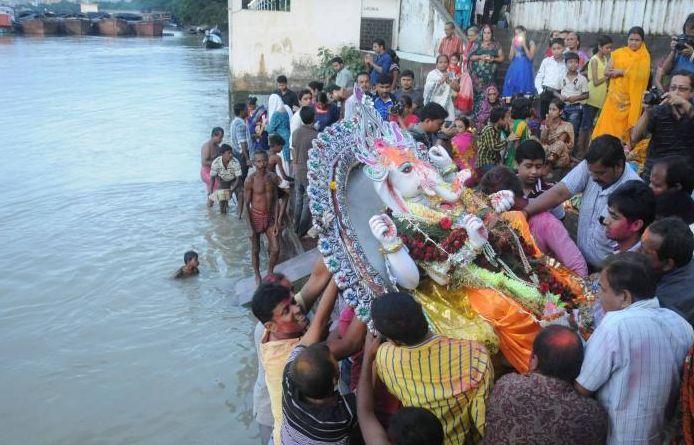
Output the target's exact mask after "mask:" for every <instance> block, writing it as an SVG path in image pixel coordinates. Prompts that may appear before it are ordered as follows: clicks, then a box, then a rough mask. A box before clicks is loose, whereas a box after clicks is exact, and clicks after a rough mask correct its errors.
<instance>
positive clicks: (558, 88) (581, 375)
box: [177, 1, 694, 445]
mask: <svg viewBox="0 0 694 445" xmlns="http://www.w3.org/2000/svg"><path fill="white" fill-rule="evenodd" d="M478 3H480V2H478ZM482 3H484V2H482ZM497 3H499V4H502V6H503V2H496V1H487V2H486V6H484V9H482V8H479V6H478V8H479V11H480V12H482V14H481V15H478V17H477V18H478V20H480V21H481V22H482V23H487V22H488V21H489V20H488V18H489V17H490V15H493V14H496V15H497V17H498V15H499V13H500V11H501V8H498V11H497ZM487 6H489V7H487ZM485 17H486V18H487V19H486V20H485ZM494 22H495V21H494ZM622 40H624V42H621V41H613V40H612V39H611V38H610V37H608V36H600V37H598V38H597V40H596V41H595V42H592V43H594V47H593V50H592V56H591V55H589V54H587V53H586V52H585V51H584V50H583V49H581V44H582V42H581V39H580V36H579V35H578V34H577V33H576V32H574V31H571V30H564V31H552V33H551V39H550V45H549V47H548V48H546V49H544V48H540V47H538V45H537V44H536V43H535V42H533V41H532V40H529V38H528V35H527V31H526V29H525V28H524V27H523V26H516V27H515V29H514V36H513V40H512V42H511V46H510V48H509V50H508V52H505V51H504V48H503V42H499V41H497V40H496V39H495V37H494V32H493V27H492V26H491V25H489V24H484V25H483V26H482V27H481V28H478V27H477V26H470V27H469V28H467V29H466V30H465V38H461V37H459V36H458V35H457V34H456V30H455V25H454V24H453V23H449V24H447V25H446V27H445V34H444V36H443V37H442V39H441V42H440V44H439V46H438V54H437V55H436V65H435V67H434V69H432V70H431V72H429V73H428V75H427V76H426V78H425V80H424V83H423V85H422V86H421V87H418V86H417V85H416V76H415V75H414V73H413V72H412V71H411V70H408V69H404V70H402V71H401V70H400V66H399V60H398V56H397V54H396V52H395V51H393V50H392V49H389V48H386V45H385V42H384V41H383V40H380V39H376V40H375V41H374V42H373V55H369V56H367V57H366V58H365V59H364V66H365V67H366V69H365V71H363V72H351V71H350V70H349V69H348V68H347V67H346V66H345V63H344V61H343V60H342V59H341V58H340V57H335V58H334V59H333V60H332V62H331V64H332V67H333V69H334V72H335V73H334V76H333V78H331V79H330V81H329V84H328V85H327V86H326V85H324V83H323V82H321V81H313V82H310V83H309V84H308V85H306V88H302V89H300V90H299V92H298V94H297V93H295V92H294V91H292V90H291V89H290V88H289V81H288V79H287V77H286V76H279V77H278V78H277V90H276V91H275V92H274V93H273V94H272V95H270V97H269V100H268V105H267V107H265V106H262V105H259V104H258V101H257V99H256V98H253V97H251V98H250V99H249V101H248V103H236V104H235V105H234V108H233V110H234V119H233V121H232V123H231V126H230V131H229V134H228V141H229V145H227V144H222V140H223V138H224V130H223V129H222V128H214V129H213V130H212V134H211V138H210V139H209V140H208V141H207V142H205V144H204V145H203V147H202V151H201V155H202V156H201V157H202V167H201V177H202V180H203V181H204V182H205V184H206V186H207V189H206V192H207V196H208V198H207V199H208V201H207V203H208V205H209V206H210V207H213V206H214V204H215V203H219V209H220V211H221V212H222V213H226V212H227V209H228V205H229V201H230V200H233V199H235V200H236V209H237V215H238V217H239V218H243V217H244V214H245V218H246V220H247V223H248V226H249V229H250V231H251V247H252V254H253V269H254V273H255V276H256V281H257V283H258V284H259V287H258V288H257V290H256V291H255V293H254V295H253V299H252V311H253V314H254V315H255V316H256V318H257V319H258V325H257V328H256V330H255V345H256V348H257V351H258V368H259V370H258V371H259V372H258V379H257V381H256V385H255V388H254V395H253V400H254V416H255V419H256V421H257V423H258V425H259V426H260V436H261V439H260V442H261V443H262V444H266V443H274V444H327V443H337V444H357V443H366V444H396V445H405V444H408V445H409V444H464V443H487V444H506V443H508V444H515V443H525V444H602V443H609V444H654V443H687V444H694V436H693V435H694V431H693V430H694V426H693V425H694V419H693V418H692V411H693V410H694V365H692V360H693V359H694V349H693V348H692V344H693V343H694V333H693V331H692V324H693V323H694V291H693V290H692V289H694V262H692V255H693V254H694V235H693V231H694V201H693V200H692V192H693V189H694V174H693V172H692V169H691V167H692V165H693V164H692V162H693V161H694V55H693V51H694V48H693V46H694V14H690V15H689V17H687V18H686V21H685V23H684V26H683V34H682V36H678V37H673V41H672V45H671V52H669V53H668V54H667V56H666V57H665V58H664V59H663V60H662V61H661V62H660V63H658V64H656V66H655V72H654V73H652V69H653V68H654V67H653V66H652V61H651V56H650V54H649V51H648V47H647V41H646V40H647V39H646V36H645V34H644V31H643V29H642V28H640V27H634V28H632V29H630V30H629V32H628V33H627V34H626V35H625V36H623V39H622ZM622 43H625V46H621V47H619V48H616V47H617V46H619V45H621V44H622ZM538 53H540V54H541V56H542V57H544V58H543V60H542V62H541V64H540V67H539V70H538V71H537V73H535V74H533V60H534V59H535V57H536V56H537V54H538ZM506 55H508V58H509V60H510V66H509V67H508V70H507V71H506V75H505V78H504V79H498V78H497V73H498V71H499V69H498V68H499V66H500V64H501V63H502V62H504V60H505V58H506ZM651 74H654V75H653V76H651ZM355 83H356V84H357V85H358V86H359V87H360V88H361V89H362V90H363V91H364V92H365V93H366V94H368V95H370V96H371V97H372V99H373V103H374V106H375V108H376V110H377V111H378V113H379V114H380V115H381V117H382V119H383V120H389V121H391V122H394V123H397V124H398V125H399V126H400V127H401V128H402V129H404V130H407V131H409V132H410V134H411V135H412V136H413V137H414V139H415V140H416V141H418V142H421V143H422V144H424V145H425V146H426V147H427V148H430V147H433V146H436V145H439V146H442V147H444V148H445V149H446V150H447V151H448V153H449V154H450V156H451V158H452V159H453V160H454V162H455V164H456V165H457V167H458V168H460V169H461V170H462V169H470V170H471V171H472V173H473V174H472V176H471V177H470V179H468V180H467V181H466V184H465V185H466V186H468V187H477V188H478V189H479V190H481V191H482V192H484V193H487V194H492V193H496V192H499V191H503V190H510V191H512V192H513V199H510V200H509V202H508V203H507V207H506V208H507V209H508V210H518V211H521V212H522V213H523V215H524V216H525V217H526V219H527V220H528V223H529V226H530V230H531V233H532V236H533V238H534V239H535V241H536V243H537V245H538V247H539V248H540V249H541V250H542V251H543V252H544V253H546V254H548V255H549V256H552V257H553V258H555V259H557V260H558V261H560V262H561V263H562V264H564V265H565V266H566V267H567V268H569V269H571V270H572V271H574V272H575V273H576V274H577V275H579V276H581V277H585V278H586V280H587V282H589V283H592V285H593V289H594V291H595V293H596V295H597V296H598V302H597V303H596V304H595V307H594V308H593V309H594V310H593V314H592V316H593V317H594V319H595V326H596V328H595V330H594V332H593V333H592V335H591V336H590V338H589V339H588V340H587V341H584V339H582V338H581V337H580V336H579V335H578V334H577V333H576V332H575V331H573V330H571V329H569V328H567V327H563V326H557V325H552V326H549V327H546V328H545V329H544V330H543V331H542V332H541V333H540V334H539V335H537V337H536V338H535V341H534V344H533V352H532V359H531V363H530V364H529V369H530V372H529V373H527V374H518V373H515V372H509V371H510V369H509V366H508V363H504V360H503V358H500V357H498V356H490V354H489V352H488V351H487V350H486V349H485V347H484V346H483V345H482V344H479V343H475V342H470V341H463V340H456V339H452V338H447V337H445V336H442V335H437V334H434V333H433V332H432V331H430V330H429V326H428V322H427V319H426V317H425V315H424V312H423V310H422V307H421V306H420V305H419V303H418V302H417V301H415V299H414V298H413V297H411V296H410V295H409V294H405V293H398V292H394V293H389V294H385V295H383V296H381V297H379V298H377V299H376V300H374V303H373V305H372V308H371V313H372V320H373V325H374V327H375V329H376V330H377V331H378V332H379V333H380V334H381V336H380V337H376V336H374V335H373V334H371V333H370V332H369V331H368V329H367V327H366V326H365V325H364V323H362V322H361V321H360V320H359V319H358V318H356V317H355V314H354V310H353V309H352V308H350V307H349V306H344V305H342V304H338V305H337V307H336V301H337V300H338V298H337V297H338V291H337V287H336V286H335V283H334V282H333V280H332V279H331V274H330V273H329V272H328V270H327V269H326V267H325V266H324V265H323V263H322V261H319V262H317V263H316V264H315V266H314V270H313V272H312V274H311V275H310V277H309V280H308V282H306V284H305V285H304V286H303V287H302V288H301V290H300V291H298V292H295V291H294V288H293V286H292V283H291V282H289V280H287V279H286V278H285V277H284V276H283V275H281V274H277V273H274V270H273V268H274V265H275V263H276V262H277V258H278V255H279V248H280V247H279V244H280V243H279V237H280V236H281V234H282V233H283V231H284V230H294V231H295V232H296V234H297V235H298V236H299V237H307V236H308V237H310V236H311V235H310V233H311V232H310V229H311V224H312V222H311V214H310V210H309V199H308V197H307V187H308V180H307V161H308V152H309V149H310V148H311V146H312V141H313V140H314V139H315V138H316V137H317V135H318V133H319V132H320V131H322V130H323V129H324V128H326V127H327V126H329V125H332V124H333V123H335V122H338V121H340V120H342V119H350V118H351V117H352V116H353V115H354V107H355V101H356V98H355V95H354V94H352V87H353V85H354V84H355ZM650 85H653V86H655V87H658V88H660V90H659V91H658V90H656V89H649V86H650ZM576 211H577V213H578V216H577V218H578V224H577V229H576V224H571V223H570V220H571V219H572V218H571V215H573V214H575V213H576ZM261 235H265V236H266V237H267V241H268V242H267V247H268V250H269V252H268V254H269V263H268V270H267V273H266V274H262V273H261V270H260V263H259V250H260V236H261ZM185 263H186V265H185V266H184V267H183V268H181V270H180V271H179V273H178V275H177V277H184V276H188V275H193V274H195V273H197V266H198V264H197V254H195V253H194V252H188V253H186V256H185ZM263 277H264V278H263ZM321 295H322V297H321ZM316 302H318V303H317V305H316V306H317V307H316V308H315V311H314V312H313V313H312V312H311V310H312V308H313V306H314V303H316ZM310 313H312V316H309V314H310ZM309 318H311V320H310V322H309Z"/></svg>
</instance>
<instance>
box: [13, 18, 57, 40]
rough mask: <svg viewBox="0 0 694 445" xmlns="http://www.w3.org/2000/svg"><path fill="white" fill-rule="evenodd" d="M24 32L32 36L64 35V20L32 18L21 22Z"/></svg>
mask: <svg viewBox="0 0 694 445" xmlns="http://www.w3.org/2000/svg"><path fill="white" fill-rule="evenodd" d="M20 24H21V28H22V32H23V33H24V34H26V35H32V36H58V35H61V34H62V33H63V20H60V19H57V18H52V17H31V18H27V19H24V20H21V21H20Z"/></svg>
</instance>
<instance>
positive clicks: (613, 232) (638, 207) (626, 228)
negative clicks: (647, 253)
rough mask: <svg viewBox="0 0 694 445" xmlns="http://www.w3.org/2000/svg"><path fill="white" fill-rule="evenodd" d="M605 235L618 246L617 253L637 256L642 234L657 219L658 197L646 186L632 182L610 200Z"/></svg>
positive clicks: (620, 188) (604, 222)
mask: <svg viewBox="0 0 694 445" xmlns="http://www.w3.org/2000/svg"><path fill="white" fill-rule="evenodd" d="M607 206H608V208H607V216H606V217H605V218H604V219H603V224H604V225H605V235H606V236H607V238H609V239H611V240H613V241H615V242H616V243H617V252H635V251H637V250H638V249H639V248H640V247H641V234H642V233H643V231H644V230H645V229H646V227H648V225H649V224H650V223H651V222H653V219H654V218H655V195H653V190H651V189H650V187H648V186H647V185H646V184H645V183H643V182H641V181H628V182H625V183H624V184H622V185H621V186H620V187H619V188H618V189H617V190H615V191H614V192H613V193H612V194H611V195H610V196H609V198H607Z"/></svg>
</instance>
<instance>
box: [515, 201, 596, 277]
mask: <svg viewBox="0 0 694 445" xmlns="http://www.w3.org/2000/svg"><path fill="white" fill-rule="evenodd" d="M528 224H529V225H530V233H532V235H533V238H535V243H536V244H537V247H538V248H539V249H540V250H541V251H542V253H544V254H546V255H549V256H551V257H552V258H554V259H556V260H558V261H559V262H560V263H562V264H563V265H564V266H566V267H567V268H569V269H571V270H572V271H574V272H575V273H577V274H578V275H579V276H581V277H585V276H586V275H588V265H587V264H586V260H585V258H583V255H581V251H580V250H578V246H576V243H574V242H573V240H572V239H571V237H570V236H569V232H567V231H566V228H565V227H564V225H563V224H562V223H561V221H559V220H558V219H557V218H556V216H554V215H552V214H551V213H549V212H542V213H538V214H537V215H534V216H532V217H531V218H530V220H529V221H528Z"/></svg>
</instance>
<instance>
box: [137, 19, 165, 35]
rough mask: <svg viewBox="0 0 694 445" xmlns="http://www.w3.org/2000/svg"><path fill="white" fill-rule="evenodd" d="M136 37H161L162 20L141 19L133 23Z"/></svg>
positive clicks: (162, 30) (162, 32)
mask: <svg viewBox="0 0 694 445" xmlns="http://www.w3.org/2000/svg"><path fill="white" fill-rule="evenodd" d="M133 28H134V29H135V35H136V36H138V37H161V36H162V35H163V34H164V22H163V21H161V20H142V21H139V22H135V23H133Z"/></svg>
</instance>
